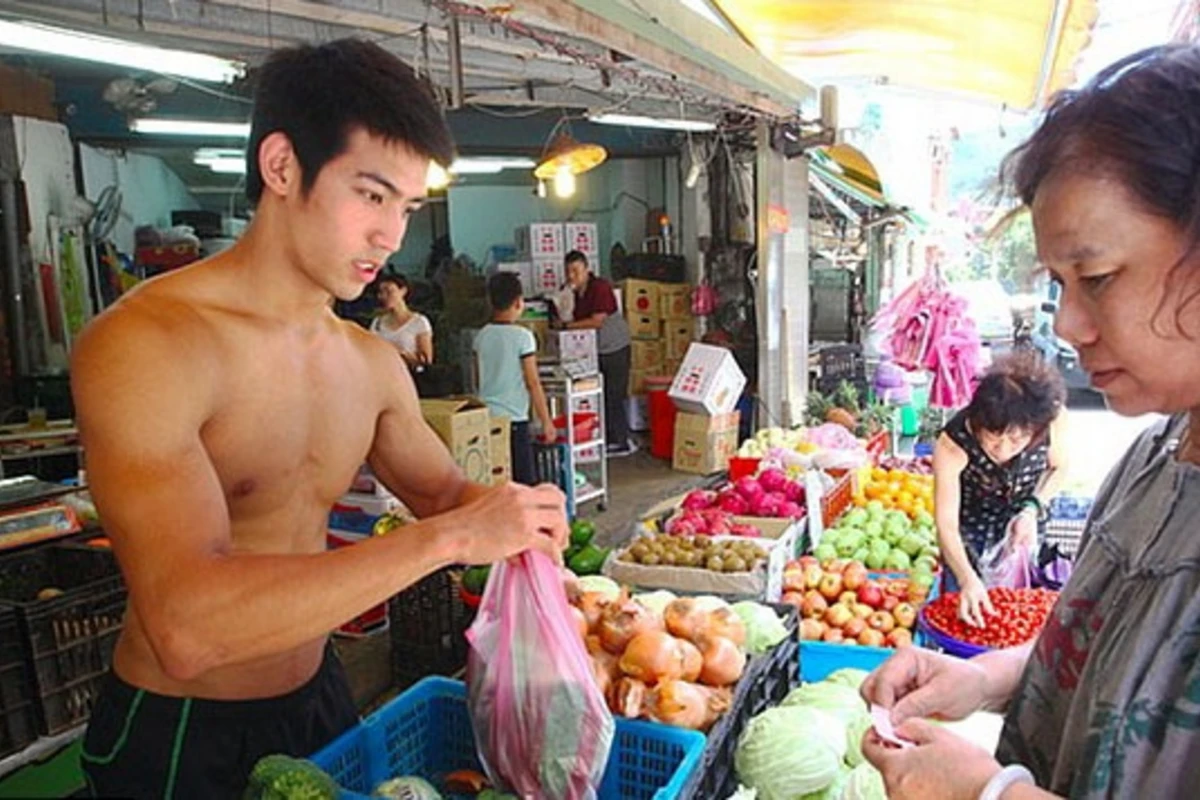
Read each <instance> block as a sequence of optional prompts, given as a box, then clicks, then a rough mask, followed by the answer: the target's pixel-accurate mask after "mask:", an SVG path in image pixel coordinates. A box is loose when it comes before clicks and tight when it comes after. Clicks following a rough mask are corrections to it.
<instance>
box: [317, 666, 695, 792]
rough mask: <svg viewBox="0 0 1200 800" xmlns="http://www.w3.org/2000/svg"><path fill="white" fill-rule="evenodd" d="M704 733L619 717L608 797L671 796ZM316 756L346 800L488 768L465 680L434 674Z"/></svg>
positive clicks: (690, 766)
mask: <svg viewBox="0 0 1200 800" xmlns="http://www.w3.org/2000/svg"><path fill="white" fill-rule="evenodd" d="M704 744H705V739H704V736H703V735H702V734H700V733H697V732H696V731H688V730H683V729H681V728H672V727H670V726H668V725H658V724H655V723H649V722H638V721H636V720H625V719H618V720H617V730H616V734H615V736H614V737H613V747H612V752H611V753H610V754H609V757H608V766H607V768H606V770H605V773H604V781H603V783H601V785H600V795H599V797H600V800H618V798H621V799H624V798H632V799H635V800H636V799H639V798H640V799H641V800H671V798H675V797H677V796H678V795H679V793H680V791H681V790H682V789H683V787H684V784H685V783H686V782H687V780H688V778H689V777H690V776H691V774H692V772H693V771H694V770H695V769H696V766H697V765H698V764H699V763H700V757H701V755H702V753H703V752H704ZM312 760H313V761H314V762H315V763H316V764H317V766H319V767H321V769H323V770H325V771H326V772H328V773H329V774H330V775H332V776H333V778H334V780H336V781H337V782H338V785H339V786H341V787H342V788H343V790H344V791H343V794H342V798H343V800H354V799H356V798H364V799H365V798H367V796H368V795H369V794H370V792H371V790H372V789H374V788H375V786H377V785H378V784H379V783H381V782H382V781H384V780H387V779H388V778H391V777H396V776H400V775H417V776H420V777H422V778H425V779H426V780H427V781H429V782H431V783H432V784H433V785H434V786H436V787H440V786H442V785H444V779H445V777H446V775H448V774H449V773H451V772H454V771H455V770H460V769H474V770H479V769H481V767H480V765H479V759H478V757H477V756H476V755H475V738H474V735H473V734H472V731H471V721H470V718H469V716H468V714H467V690H466V686H465V685H464V684H463V683H462V682H460V681H453V680H450V679H448V678H437V677H434V678H426V679H425V680H423V681H421V682H420V683H418V684H416V685H415V686H413V687H412V688H411V689H409V690H408V691H407V692H405V693H404V694H402V695H400V696H399V697H397V698H396V699H395V700H393V701H391V702H390V703H388V704H387V705H385V706H384V707H383V708H381V709H379V710H378V711H376V712H375V713H374V714H372V715H370V716H369V717H367V718H366V719H364V720H363V721H362V722H361V723H360V724H359V725H357V726H355V727H354V728H352V729H350V730H349V731H346V733H344V734H342V735H341V736H339V737H338V738H337V739H335V740H334V741H333V743H332V744H330V745H328V746H327V747H325V748H324V749H323V750H321V751H320V752H319V753H316V754H315V755H314V756H313V757H312Z"/></svg>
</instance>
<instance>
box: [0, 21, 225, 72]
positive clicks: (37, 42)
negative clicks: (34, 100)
mask: <svg viewBox="0 0 1200 800" xmlns="http://www.w3.org/2000/svg"><path fill="white" fill-rule="evenodd" d="M0 45H4V46H5V47H12V48H14V49H17V50H30V51H33V52H35V53H49V54H51V55H56V56H62V57H64V58H77V59H79V60H81V61H96V62H99V63H101V64H115V65H117V66H119V67H132V68H133V69H141V70H145V71H147V72H157V73H160V74H163V75H177V76H179V77H181V78H192V79H194V80H198V81H212V82H214V83H232V82H233V81H234V80H235V79H236V78H240V77H242V76H243V75H245V74H246V65H245V64H243V63H242V62H240V61H231V60H229V59H227V58H218V57H216V56H210V55H205V54H204V53H193V52H189V51H187V50H171V49H168V48H165V47H154V46H153V45H145V44H138V43H136V42H126V41H122V40H120V39H110V38H108V37H107V36H96V35H94V34H91V33H82V32H80V31H73V30H69V29H67V28H54V27H51V26H49V25H39V24H37V23H34V22H9V21H7V20H0Z"/></svg>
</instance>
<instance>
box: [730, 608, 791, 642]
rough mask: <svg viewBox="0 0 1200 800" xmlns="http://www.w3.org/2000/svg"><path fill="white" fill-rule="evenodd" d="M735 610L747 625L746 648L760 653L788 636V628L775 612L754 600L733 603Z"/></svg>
mask: <svg viewBox="0 0 1200 800" xmlns="http://www.w3.org/2000/svg"><path fill="white" fill-rule="evenodd" d="M733 612H734V613H735V614H737V615H738V617H740V618H741V620H742V622H743V623H744V624H745V626H746V649H747V650H748V651H750V653H751V655H760V654H762V653H765V652H767V651H768V650H770V649H771V648H772V647H774V646H775V645H777V644H779V643H780V642H782V641H783V640H784V639H786V638H787V634H788V632H787V628H785V627H784V626H783V621H782V620H780V619H779V617H777V616H776V615H775V612H774V611H773V610H772V609H770V608H768V607H767V606H764V605H761V604H759V603H755V602H753V601H752V600H743V601H742V602H740V603H734V604H733Z"/></svg>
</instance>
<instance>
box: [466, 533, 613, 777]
mask: <svg viewBox="0 0 1200 800" xmlns="http://www.w3.org/2000/svg"><path fill="white" fill-rule="evenodd" d="M467 640H468V641H469V642H470V644H471V650H470V654H469V656H468V660H467V683H468V688H469V697H468V703H469V707H470V713H471V722H472V727H473V728H474V730H475V748H476V750H477V751H478V753H479V760H480V761H481V762H482V763H483V766H484V770H485V771H486V772H487V774H488V777H489V778H490V779H491V780H492V783H493V784H495V785H496V786H497V787H498V788H500V787H502V788H504V789H505V790H507V791H510V792H513V793H515V794H517V795H519V796H521V797H537V798H547V800H559V799H560V798H561V799H562V800H575V799H576V798H581V799H583V798H587V799H590V798H594V797H596V793H597V790H598V789H599V786H600V780H601V778H602V777H603V775H604V767H605V765H606V764H607V762H608V751H609V748H610V747H611V745H612V739H613V730H614V724H613V718H612V714H610V713H609V711H608V707H607V705H606V704H605V702H604V696H603V695H602V694H601V693H600V689H599V688H598V687H597V686H596V682H595V679H594V678H593V677H592V667H591V661H590V659H589V658H588V654H587V650H586V649H585V648H584V644H583V641H582V640H581V639H580V638H579V631H578V630H577V629H576V627H575V623H574V622H573V621H572V617H571V615H570V609H569V607H568V604H567V595H566V591H565V590H564V588H563V581H562V576H561V575H560V573H559V570H558V567H556V566H555V565H554V563H553V562H552V561H551V560H550V559H549V558H548V557H547V556H545V555H544V554H542V553H540V552H533V551H530V552H527V553H523V554H522V555H520V556H518V557H517V558H514V559H511V560H509V561H505V562H502V563H500V564H497V565H495V566H494V567H493V568H492V574H491V578H490V580H489V581H488V585H487V589H485V590H484V593H483V600H482V601H481V602H480V605H479V613H478V616H477V617H476V618H475V622H474V623H473V624H472V625H471V628H470V630H468V631H467Z"/></svg>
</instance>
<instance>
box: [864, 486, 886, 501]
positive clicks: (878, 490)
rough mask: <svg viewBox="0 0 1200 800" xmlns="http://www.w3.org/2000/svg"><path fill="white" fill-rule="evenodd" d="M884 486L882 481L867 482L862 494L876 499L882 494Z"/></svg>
mask: <svg viewBox="0 0 1200 800" xmlns="http://www.w3.org/2000/svg"><path fill="white" fill-rule="evenodd" d="M886 488H887V487H886V486H884V485H883V484H882V483H868V484H867V488H865V489H863V494H864V495H866V496H867V497H869V498H871V499H872V500H878V499H880V498H881V497H882V496H883V493H884V491H885V489H886Z"/></svg>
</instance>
